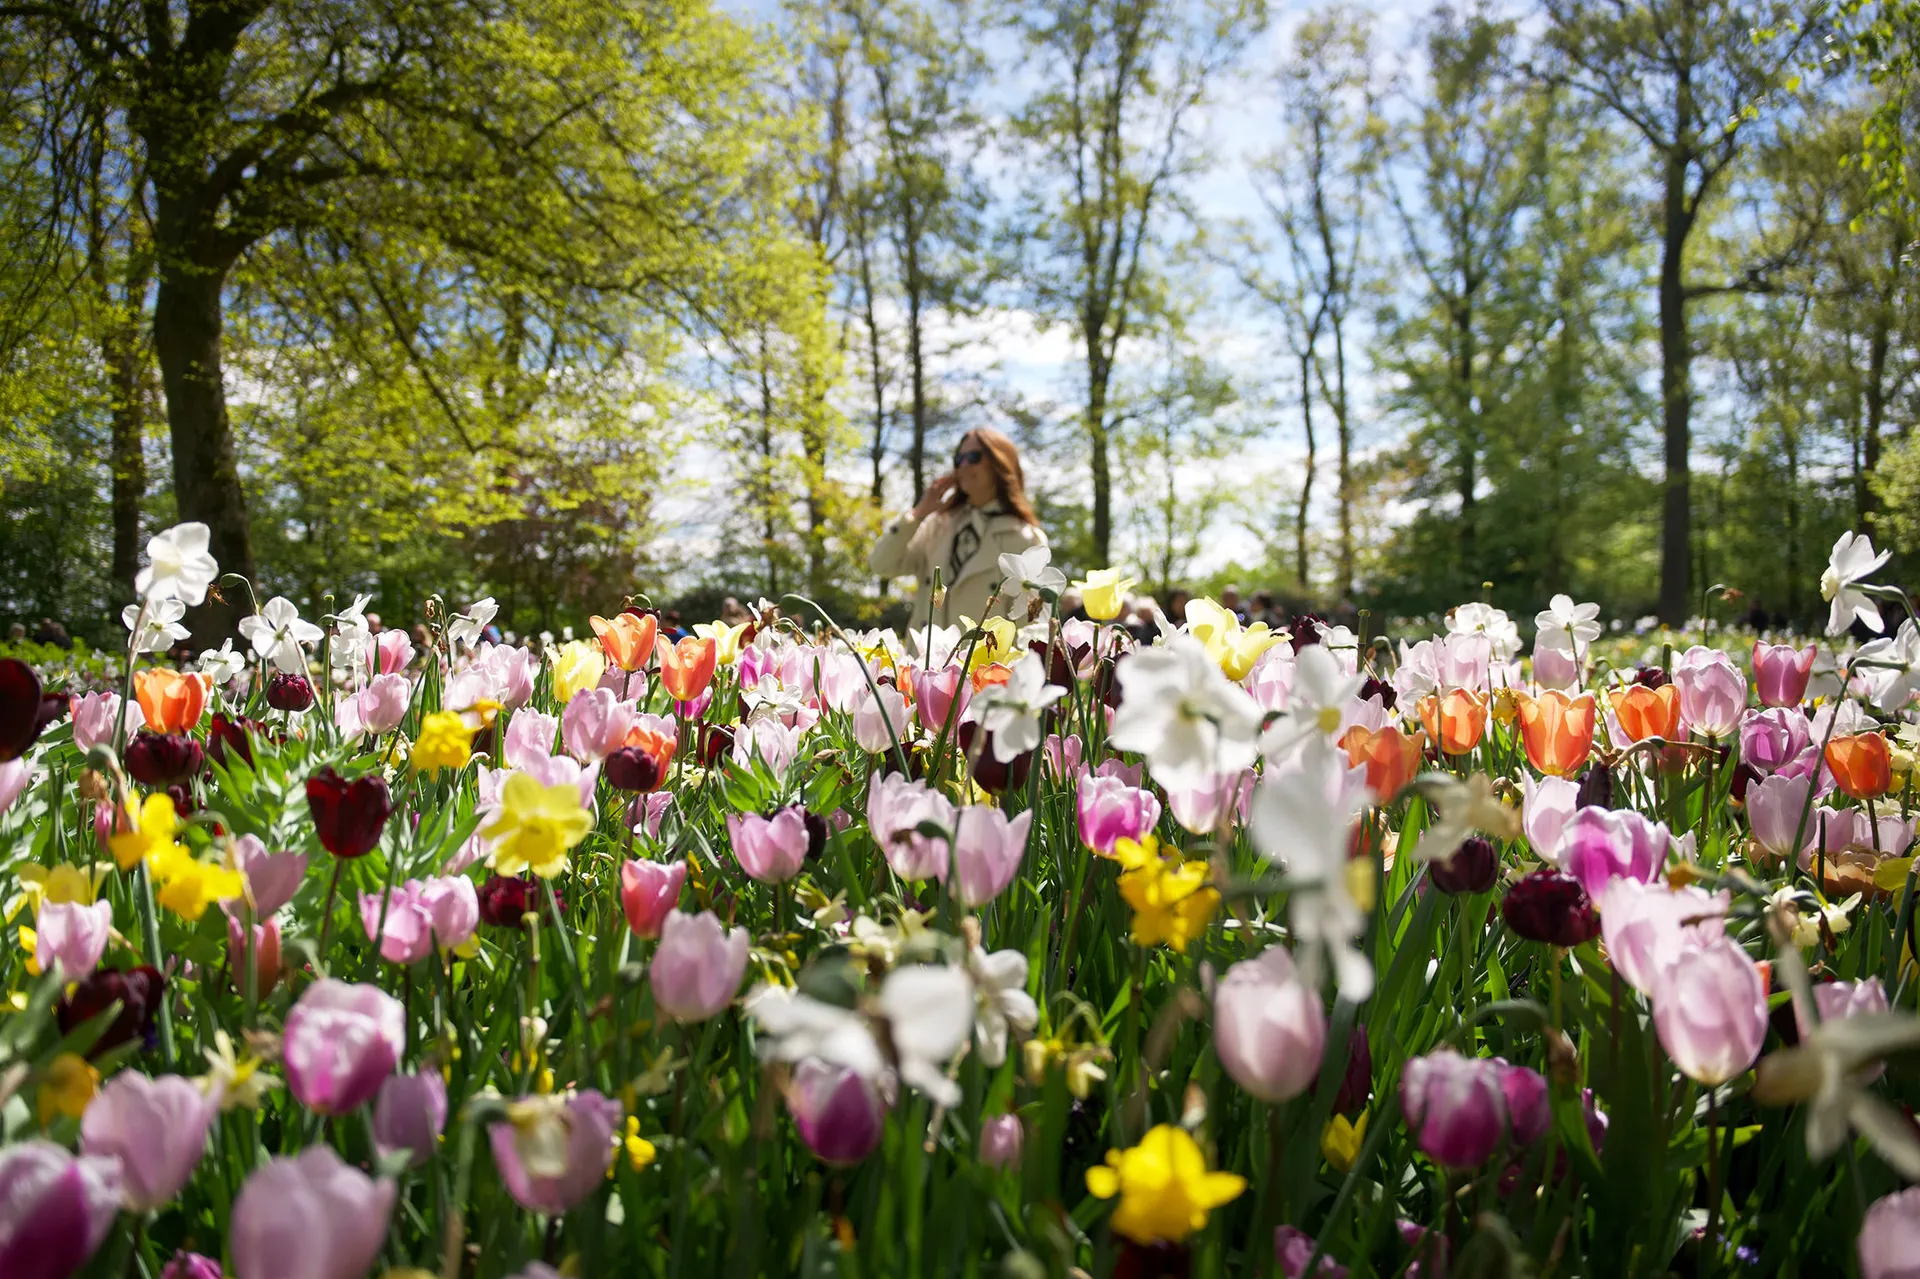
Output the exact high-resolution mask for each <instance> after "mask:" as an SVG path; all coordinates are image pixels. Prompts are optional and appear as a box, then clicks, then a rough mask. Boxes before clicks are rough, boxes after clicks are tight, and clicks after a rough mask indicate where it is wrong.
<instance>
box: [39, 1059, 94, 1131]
mask: <svg viewBox="0 0 1920 1279" xmlns="http://www.w3.org/2000/svg"><path fill="white" fill-rule="evenodd" d="M99 1088H100V1072H99V1071H97V1070H95V1069H94V1068H93V1066H92V1065H91V1064H89V1063H88V1061H87V1059H86V1058H85V1057H82V1056H81V1055H80V1054H79V1053H61V1054H60V1055H59V1056H58V1057H55V1058H54V1059H53V1060H52V1061H50V1062H48V1063H47V1069H46V1073H45V1074H43V1075H42V1076H41V1077H40V1094H39V1097H38V1101H39V1105H38V1110H39V1112H40V1126H41V1127H42V1128H44V1127H46V1126H47V1125H48V1124H50V1123H52V1122H53V1121H54V1119H55V1118H57V1117H58V1116H60V1115H65V1116H67V1117H68V1118H69V1119H78V1118H79V1117H80V1116H81V1115H83V1114H85V1113H86V1109H87V1103H88V1102H90V1101H92V1100H93V1094H94V1093H95V1092H97V1091H99Z"/></svg>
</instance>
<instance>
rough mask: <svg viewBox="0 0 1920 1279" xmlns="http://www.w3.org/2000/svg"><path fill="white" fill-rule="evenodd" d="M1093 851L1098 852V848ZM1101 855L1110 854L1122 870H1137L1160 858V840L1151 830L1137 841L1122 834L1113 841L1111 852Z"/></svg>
mask: <svg viewBox="0 0 1920 1279" xmlns="http://www.w3.org/2000/svg"><path fill="white" fill-rule="evenodd" d="M1094 851H1095V852H1096V853H1099V851H1100V850H1099V849H1095V850H1094ZM1102 856H1111V857H1112V858H1113V860H1114V861H1117V862H1119V863H1120V868H1121V869H1122V870H1139V869H1140V868H1141V867H1143V866H1147V865H1150V864H1151V863H1153V862H1157V861H1159V860H1160V840H1159V837H1158V836H1156V835H1154V834H1152V833H1151V832H1149V833H1148V834H1147V835H1146V836H1144V837H1143V838H1141V839H1140V840H1138V841H1135V840H1131V839H1128V838H1127V837H1126V836H1125V835H1122V836H1121V837H1120V838H1118V839H1116V840H1114V841H1113V852H1112V853H1111V854H1102Z"/></svg>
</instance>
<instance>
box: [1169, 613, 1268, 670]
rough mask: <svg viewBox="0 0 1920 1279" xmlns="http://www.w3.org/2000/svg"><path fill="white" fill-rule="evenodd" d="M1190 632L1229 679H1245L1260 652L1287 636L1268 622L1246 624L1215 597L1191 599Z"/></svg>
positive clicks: (1188, 625)
mask: <svg viewBox="0 0 1920 1279" xmlns="http://www.w3.org/2000/svg"><path fill="white" fill-rule="evenodd" d="M1187 631H1188V633H1190V634H1191V635H1192V636H1193V637H1194V638H1195V639H1197V640H1199V641H1200V643H1201V644H1202V645H1203V646H1205V648H1206V650H1207V656H1208V657H1211V658H1212V659H1213V660H1214V661H1215V662H1217V663H1219V665H1220V669H1221V671H1223V672H1224V673H1225V674H1226V677H1227V678H1228V679H1245V678H1246V677H1247V675H1248V673H1249V672H1250V671H1252V670H1253V664H1254V663H1255V662H1257V661H1259V660H1260V654H1262V653H1264V652H1266V651H1267V650H1268V649H1270V648H1272V647H1273V646H1274V645H1275V644H1278V643H1279V642H1280V641H1281V640H1283V639H1285V638H1287V636H1286V633H1285V632H1283V631H1275V630H1269V629H1268V627H1267V624H1266V623H1265V622H1255V623H1254V624H1253V625H1252V626H1242V625H1241V624H1240V619H1239V618H1238V617H1236V616H1234V614H1233V611H1232V610H1231V609H1228V608H1226V607H1224V606H1222V605H1220V604H1216V603H1214V601H1212V600H1192V601H1189V602H1188V604H1187Z"/></svg>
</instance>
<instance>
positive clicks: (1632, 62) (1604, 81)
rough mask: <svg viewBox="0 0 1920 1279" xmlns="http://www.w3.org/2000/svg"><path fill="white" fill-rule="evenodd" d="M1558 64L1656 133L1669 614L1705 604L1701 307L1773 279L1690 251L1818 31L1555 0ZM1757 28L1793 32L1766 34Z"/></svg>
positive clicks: (1735, 17) (1785, 12) (1715, 15)
mask: <svg viewBox="0 0 1920 1279" xmlns="http://www.w3.org/2000/svg"><path fill="white" fill-rule="evenodd" d="M1546 11H1547V17H1548V20H1549V28H1548V33H1547V38H1548V41H1549V44H1550V46H1551V48H1552V50H1553V53H1554V54H1555V56H1556V57H1557V59H1558V63H1557V65H1556V66H1555V67H1554V68H1552V69H1551V70H1550V72H1549V74H1550V76H1551V78H1552V79H1553V80H1555V81H1556V82H1561V83H1566V84H1571V85H1573V86H1575V87H1577V88H1579V89H1580V90H1581V91H1583V92H1584V93H1586V94H1589V95H1591V96H1592V98H1593V99H1594V100H1595V101H1597V102H1599V103H1601V104H1602V105H1603V106H1605V107H1606V108H1607V109H1608V110H1610V111H1611V112H1613V113H1614V114H1615V115H1616V116H1618V117H1619V118H1620V120H1621V121H1622V122H1623V123H1624V124H1625V125H1626V126H1627V127H1629V128H1631V129H1632V130H1633V131H1634V132H1635V133H1637V134H1639V136H1640V138H1641V139H1642V141H1643V142H1645V144H1646V146H1647V148H1648V150H1649V152H1650V153H1651V157H1652V160H1653V165H1654V169H1655V174H1656V176H1657V179H1658V182H1659V192H1660V197H1659V201H1658V203H1657V205H1656V208H1657V210H1658V219H1659V220H1658V223H1657V239H1658V243H1659V246H1660V266H1659V274H1658V279H1657V285H1656V296H1657V297H1658V299H1659V312H1660V398H1661V434H1662V443H1663V451H1664V458H1663V461H1664V470H1665V480H1664V484H1663V491H1662V503H1661V536H1660V617H1661V619H1662V620H1664V621H1666V622H1669V623H1675V624H1677V623H1680V622H1682V621H1684V620H1685V619H1686V617H1687V616H1688V614H1689V613H1690V612H1691V611H1692V609H1693V599H1692V589H1691V570H1692V557H1693V541H1692V537H1693V507H1692V489H1691V468H1692V451H1693V433H1692V411H1693V384H1692V360H1693V337H1692V334H1691V332H1690V330H1689V327H1688V305H1689V303H1691V302H1694V301H1697V300H1698V299H1700V298H1703V297H1707V296H1710V295H1714V294H1721V293H1727V292H1731V291H1735V290H1739V289H1751V288H1763V287H1766V279H1767V274H1768V272H1767V269H1766V267H1765V266H1764V265H1762V264H1752V265H1750V266H1749V267H1748V268H1747V269H1746V270H1744V271H1742V272H1740V273H1738V274H1735V275H1723V276H1715V277H1703V276H1701V275H1699V274H1697V273H1696V272H1695V271H1694V270H1693V269H1692V264H1691V263H1690V262H1689V260H1688V250H1689V247H1690V245H1691V244H1692V242H1693V238H1694V232H1695V230H1696V229H1697V228H1698V227H1699V225H1700V222H1701V215H1702V212H1703V210H1704V209H1705V207H1706V205H1707V202H1708V201H1709V200H1710V199H1711V198H1712V196H1713V195H1714V193H1715V191H1716V190H1717V189H1718V188H1719V187H1720V186H1721V184H1722V183H1723V180H1724V179H1726V177H1727V175H1728V170H1729V169H1730V167H1731V166H1732V165H1733V163H1734V161H1735V159H1736V158H1737V157H1738V156H1739V154H1740V152H1741V149H1742V147H1743V146H1744V145H1745V144H1746V142H1747V141H1748V139H1749V137H1750V136H1751V135H1753V134H1755V133H1758V132H1761V131H1762V129H1763V128H1764V125H1763V124H1761V123H1760V122H1762V121H1764V120H1766V119H1767V118H1768V117H1767V116H1765V115H1763V114H1762V108H1763V107H1765V108H1770V109H1771V108H1776V107H1777V106H1778V105H1779V104H1780V103H1781V101H1782V100H1784V98H1785V97H1786V95H1787V94H1789V93H1790V92H1791V91H1792V89H1793V88H1794V87H1796V86H1797V84H1798V79H1797V77H1795V76H1794V75H1793V68H1794V66H1795V65H1796V64H1797V63H1798V61H1799V59H1800V51H1801V48H1802V46H1803V45H1804V44H1805V43H1806V42H1807V41H1808V40H1809V39H1810V38H1811V30H1812V29H1811V27H1809V26H1805V25H1801V24H1800V23H1799V22H1798V20H1797V19H1798V16H1799V12H1800V10H1799V8H1798V6H1795V5H1792V4H1790V3H1787V2H1786V0H1766V2H1765V3H1763V4H1761V5H1759V6H1758V7H1757V8H1756V6H1754V5H1749V4H1736V3H1734V2H1733V0H1546ZM1756 29H1759V30H1771V31H1774V32H1777V33H1780V34H1779V35H1777V36H1776V38H1774V39H1771V40H1756V39H1755V38H1754V36H1755V31H1756Z"/></svg>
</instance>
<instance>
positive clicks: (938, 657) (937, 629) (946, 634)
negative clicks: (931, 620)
mask: <svg viewBox="0 0 1920 1279" xmlns="http://www.w3.org/2000/svg"><path fill="white" fill-rule="evenodd" d="M962 634H963V632H962V631H961V629H960V628H959V627H958V626H932V625H929V626H916V627H914V628H913V629H912V630H910V631H908V632H907V639H908V641H909V642H911V643H912V645H913V648H914V652H915V653H916V654H918V658H917V660H916V661H915V662H914V665H916V666H918V667H920V668H921V669H922V670H928V671H937V670H941V669H942V668H944V667H946V666H949V665H951V664H952V663H953V659H954V656H955V653H956V651H957V650H958V649H959V647H960V636H961V635H962Z"/></svg>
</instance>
